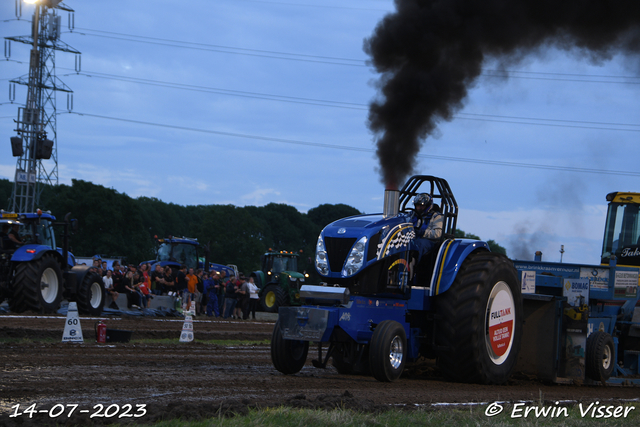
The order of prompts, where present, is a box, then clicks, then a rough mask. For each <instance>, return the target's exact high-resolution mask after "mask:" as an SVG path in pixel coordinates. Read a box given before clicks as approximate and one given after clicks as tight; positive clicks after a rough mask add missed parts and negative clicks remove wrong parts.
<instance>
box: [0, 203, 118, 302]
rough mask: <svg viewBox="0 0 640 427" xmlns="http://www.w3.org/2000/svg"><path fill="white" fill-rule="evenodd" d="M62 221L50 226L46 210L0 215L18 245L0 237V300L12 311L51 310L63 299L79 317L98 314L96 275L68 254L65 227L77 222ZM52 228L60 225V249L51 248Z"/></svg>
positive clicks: (100, 298)
mask: <svg viewBox="0 0 640 427" xmlns="http://www.w3.org/2000/svg"><path fill="white" fill-rule="evenodd" d="M68 217H69V215H67V217H66V218H65V221H64V222H56V218H55V217H54V216H53V215H51V214H50V213H48V212H42V211H38V212H37V213H11V212H4V211H2V212H0V223H2V224H3V226H5V227H6V226H11V227H14V226H16V227H18V228H19V236H20V237H21V239H22V241H23V244H21V245H15V244H13V243H12V242H9V241H8V238H7V237H3V247H2V251H1V254H0V294H1V295H0V296H1V297H2V299H4V298H8V299H9V307H10V308H11V310H12V311H14V312H23V311H26V310H32V311H36V312H53V311H56V310H58V308H59V306H60V302H61V300H62V299H63V298H66V299H67V300H69V301H76V302H77V304H78V310H79V311H80V312H81V313H84V314H92V315H99V314H100V313H102V308H103V306H104V301H105V291H104V284H103V282H102V277H100V276H99V275H98V274H97V273H96V272H94V271H93V270H91V268H90V267H86V266H76V265H75V264H76V263H75V258H74V256H73V255H72V254H71V253H70V252H69V251H68V246H69V244H68V237H69V233H70V230H69V229H70V228H75V225H76V224H77V222H76V221H75V220H69V218H68ZM54 226H61V227H63V233H62V236H63V240H64V242H63V245H62V246H63V247H62V248H59V247H57V245H56V239H55V234H54V231H53V227H54ZM7 243H11V246H10V247H9V245H8V244H7ZM5 246H7V247H5Z"/></svg>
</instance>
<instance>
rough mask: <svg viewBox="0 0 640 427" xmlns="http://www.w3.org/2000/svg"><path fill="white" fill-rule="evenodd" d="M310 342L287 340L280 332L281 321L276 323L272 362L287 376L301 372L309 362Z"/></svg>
mask: <svg viewBox="0 0 640 427" xmlns="http://www.w3.org/2000/svg"><path fill="white" fill-rule="evenodd" d="M308 352H309V341H296V340H286V339H284V338H283V337H282V333H281V332H280V321H279V320H278V321H277V322H276V326H275V327H274V328H273V335H272V336H271V361H272V362H273V366H274V367H275V368H276V369H277V370H278V371H280V372H282V373H283V374H285V375H291V374H296V373H298V372H300V370H301V369H302V367H303V366H304V364H305V362H306V361H307V353H308Z"/></svg>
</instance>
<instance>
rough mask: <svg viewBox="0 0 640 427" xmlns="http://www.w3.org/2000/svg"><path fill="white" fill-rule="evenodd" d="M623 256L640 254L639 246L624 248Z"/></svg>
mask: <svg viewBox="0 0 640 427" xmlns="http://www.w3.org/2000/svg"><path fill="white" fill-rule="evenodd" d="M620 256H621V257H630V256H640V250H639V249H638V248H635V249H634V248H624V249H623V250H622V253H621V254H620Z"/></svg>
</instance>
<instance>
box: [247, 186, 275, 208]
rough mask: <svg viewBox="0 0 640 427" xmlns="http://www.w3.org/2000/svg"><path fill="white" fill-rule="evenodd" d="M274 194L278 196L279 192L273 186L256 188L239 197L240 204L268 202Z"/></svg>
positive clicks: (257, 204) (255, 204)
mask: <svg viewBox="0 0 640 427" xmlns="http://www.w3.org/2000/svg"><path fill="white" fill-rule="evenodd" d="M274 196H277V197H279V196H280V192H279V191H277V190H274V189H273V188H256V189H255V190H253V191H252V192H250V193H247V194H245V195H243V196H241V197H240V200H241V201H242V204H244V205H254V206H260V205H263V204H265V201H266V203H270V202H271V201H272V199H273V197H274Z"/></svg>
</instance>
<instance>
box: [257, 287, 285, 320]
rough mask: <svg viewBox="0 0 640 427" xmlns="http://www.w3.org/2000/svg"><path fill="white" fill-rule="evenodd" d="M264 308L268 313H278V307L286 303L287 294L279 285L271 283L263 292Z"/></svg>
mask: <svg viewBox="0 0 640 427" xmlns="http://www.w3.org/2000/svg"><path fill="white" fill-rule="evenodd" d="M260 303H261V304H262V309H263V310H264V311H266V312H268V313H277V312H278V308H280V307H284V306H285V305H286V296H285V294H284V291H283V290H282V288H280V287H279V286H277V285H269V286H267V288H266V289H265V290H264V292H263V293H262V298H261V299H260Z"/></svg>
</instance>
